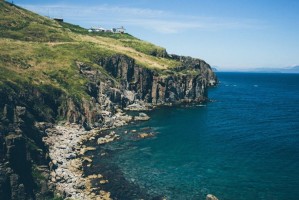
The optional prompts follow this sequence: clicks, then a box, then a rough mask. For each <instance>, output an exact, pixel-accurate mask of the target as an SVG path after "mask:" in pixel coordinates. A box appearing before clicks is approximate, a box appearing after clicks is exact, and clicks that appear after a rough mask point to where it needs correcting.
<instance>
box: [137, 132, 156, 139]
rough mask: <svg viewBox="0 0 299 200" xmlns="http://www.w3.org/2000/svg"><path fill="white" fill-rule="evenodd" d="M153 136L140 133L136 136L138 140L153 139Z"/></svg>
mask: <svg viewBox="0 0 299 200" xmlns="http://www.w3.org/2000/svg"><path fill="white" fill-rule="evenodd" d="M153 136H154V134H153V133H140V134H138V138H141V139H144V138H149V137H153Z"/></svg>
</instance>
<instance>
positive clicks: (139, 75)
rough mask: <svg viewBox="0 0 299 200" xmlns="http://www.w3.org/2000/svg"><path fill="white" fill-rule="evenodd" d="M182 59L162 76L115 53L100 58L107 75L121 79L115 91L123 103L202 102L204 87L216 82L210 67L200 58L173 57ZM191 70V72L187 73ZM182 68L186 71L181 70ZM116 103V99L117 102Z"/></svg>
mask: <svg viewBox="0 0 299 200" xmlns="http://www.w3.org/2000/svg"><path fill="white" fill-rule="evenodd" d="M172 57H173V58H174V59H177V60H179V61H181V62H182V66H179V67H177V68H176V69H175V70H174V72H175V73H173V72H169V71H165V74H162V75H161V72H160V73H158V72H156V71H154V70H150V69H145V68H141V67H139V66H138V65H137V64H136V63H135V61H134V60H133V59H131V58H129V57H127V56H123V55H116V56H113V57H109V58H105V59H103V60H100V61H99V64H100V65H102V66H103V67H104V68H105V69H106V70H107V71H108V72H109V74H110V75H111V76H112V77H113V78H116V79H118V80H120V84H121V85H120V86H118V87H117V89H118V90H117V91H118V92H120V93H121V94H120V95H114V96H115V97H117V96H119V97H120V98H121V97H122V98H121V99H118V98H116V99H115V98H112V99H111V100H112V101H113V102H115V101H114V100H121V102H122V106H128V105H129V104H132V103H133V102H132V101H133V100H135V101H136V100H138V101H143V102H145V103H150V104H152V105H162V104H175V103H182V102H202V101H205V100H206V98H207V87H208V86H212V85H215V84H216V83H217V79H216V77H215V74H214V73H213V71H212V70H211V67H210V66H209V65H208V64H207V63H205V62H204V61H202V60H199V59H193V58H190V57H179V56H175V55H173V56H172ZM188 70H189V71H194V74H191V73H186V72H187V71H188ZM183 71H185V73H182V72H183ZM116 102H117V101H116Z"/></svg>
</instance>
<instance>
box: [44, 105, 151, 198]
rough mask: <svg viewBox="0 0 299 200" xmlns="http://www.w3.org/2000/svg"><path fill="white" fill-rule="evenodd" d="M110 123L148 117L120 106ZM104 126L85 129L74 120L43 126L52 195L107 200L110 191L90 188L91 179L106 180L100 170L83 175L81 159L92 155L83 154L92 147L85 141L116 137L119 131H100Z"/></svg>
mask: <svg viewBox="0 0 299 200" xmlns="http://www.w3.org/2000/svg"><path fill="white" fill-rule="evenodd" d="M112 119H114V120H113V123H112V124H110V125H111V126H110V127H109V128H114V127H120V126H123V125H126V124H128V122H130V121H132V120H133V119H134V120H136V121H144V120H149V116H148V115H147V114H145V113H139V115H137V116H135V117H133V116H130V115H127V114H125V113H123V112H122V111H121V110H119V112H117V113H116V114H115V115H113V116H112ZM107 129H108V128H107V127H106V128H102V129H99V128H97V129H93V130H89V131H87V130H86V129H85V128H84V127H83V126H81V125H78V124H75V123H63V124H60V125H55V126H53V127H50V128H48V129H46V130H45V132H46V136H45V137H43V142H44V143H45V145H46V146H47V147H48V149H49V157H50V159H51V161H50V163H49V166H50V170H51V172H50V178H49V185H50V186H52V187H54V188H55V191H56V192H57V194H56V196H61V197H63V198H72V199H84V200H85V199H91V200H94V199H95V200H108V199H111V198H110V193H109V192H108V191H104V190H101V188H100V187H97V188H93V185H94V184H92V182H94V181H98V182H99V184H100V185H101V184H105V183H107V182H108V181H109V180H107V179H105V177H103V175H101V174H93V175H90V176H86V177H85V176H84V174H83V163H87V166H88V165H89V166H90V165H91V163H92V157H88V156H85V153H86V152H87V151H92V150H95V148H94V147H88V146H85V145H84V143H85V142H86V141H90V140H95V138H96V137H97V138H98V139H97V144H98V145H103V144H106V143H109V142H113V141H115V140H118V139H119V135H117V134H115V132H114V131H110V133H109V134H103V132H104V131H107ZM150 136H152V135H150V134H146V133H142V134H140V135H139V137H140V138H146V137H150Z"/></svg>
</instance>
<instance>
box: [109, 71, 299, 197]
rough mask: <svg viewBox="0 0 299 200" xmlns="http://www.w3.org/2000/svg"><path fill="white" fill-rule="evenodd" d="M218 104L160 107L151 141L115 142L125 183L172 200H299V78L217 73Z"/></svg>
mask: <svg viewBox="0 0 299 200" xmlns="http://www.w3.org/2000/svg"><path fill="white" fill-rule="evenodd" d="M218 78H219V80H220V81H221V83H220V85H219V86H218V87H216V88H211V89H210V91H209V98H210V99H211V100H212V102H210V103H208V104H206V105H205V106H199V107H192V108H182V107H178V108H161V109H157V110H155V111H152V112H150V113H149V115H150V116H151V120H150V121H148V122H144V123H141V124H138V125H135V126H132V127H131V128H134V129H137V130H138V129H140V128H143V127H152V128H153V130H154V131H156V132H158V134H157V135H156V136H155V137H154V138H150V139H144V140H138V141H135V140H134V141H133V140H130V139H128V140H126V141H120V142H118V143H114V144H111V148H112V147H113V146H114V147H115V146H117V147H118V148H119V149H121V150H120V151H119V152H118V153H116V154H114V155H113V156H111V158H110V159H109V162H111V163H113V164H115V165H117V166H118V167H119V170H120V171H121V172H122V173H123V175H124V177H125V178H126V180H128V181H129V182H132V183H135V184H138V185H139V186H140V187H141V188H144V189H146V190H147V191H148V192H149V193H150V194H157V195H159V194H163V195H165V196H166V197H168V199H178V200H184V199H204V197H205V195H206V194H208V193H212V194H214V195H216V196H217V197H219V199H221V200H225V199H227V200H234V199H236V200H242V199H244V200H245V199H246V200H256V199H265V200H268V199H269V200H275V199H277V200H283V199H288V200H292V199H294V200H295V199H299V106H298V103H299V75H298V74H297V75H294V74H254V73H252V74H250V73H218Z"/></svg>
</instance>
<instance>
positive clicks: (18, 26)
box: [0, 1, 181, 99]
mask: <svg viewBox="0 0 299 200" xmlns="http://www.w3.org/2000/svg"><path fill="white" fill-rule="evenodd" d="M0 16H1V17H0V46H1V49H0V90H2V89H4V87H7V86H5V84H7V83H11V85H14V86H15V87H19V90H20V89H21V87H25V86H26V85H27V86H28V85H32V86H35V87H39V88H41V89H42V88H43V87H47V88H48V89H49V87H50V88H55V90H59V91H63V92H64V93H66V94H68V95H69V96H73V97H76V98H78V99H80V98H82V97H84V98H88V95H87V93H86V83H87V80H86V79H85V78H84V77H83V76H82V75H81V74H80V73H79V70H78V67H77V65H76V62H83V63H87V64H88V65H89V66H91V67H94V68H97V69H99V70H101V71H102V72H103V73H106V72H105V70H104V69H103V68H102V67H101V66H100V65H99V62H98V61H99V60H100V59H102V58H105V57H109V56H112V55H116V54H124V55H127V56H129V57H131V58H133V59H135V61H136V63H137V64H138V65H139V66H141V67H145V68H150V69H154V70H157V71H160V72H161V74H167V73H170V72H171V73H173V72H172V70H171V69H172V68H173V67H177V66H180V65H181V63H180V62H178V61H175V60H173V59H170V58H168V55H167V52H166V50H165V49H164V48H162V47H159V46H156V45H154V44H151V43H148V42H145V41H142V40H139V39H137V38H135V37H133V36H132V35H130V34H113V33H89V32H88V31H87V30H86V29H84V28H82V27H80V26H77V25H72V24H69V23H64V22H57V21H54V20H52V19H49V18H47V17H42V16H39V15H37V14H35V13H32V12H30V11H27V10H25V9H22V8H20V7H18V6H15V5H12V4H10V3H7V2H4V1H0ZM4 83H5V84H4ZM6 89H8V88H6ZM15 91H17V90H15Z"/></svg>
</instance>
